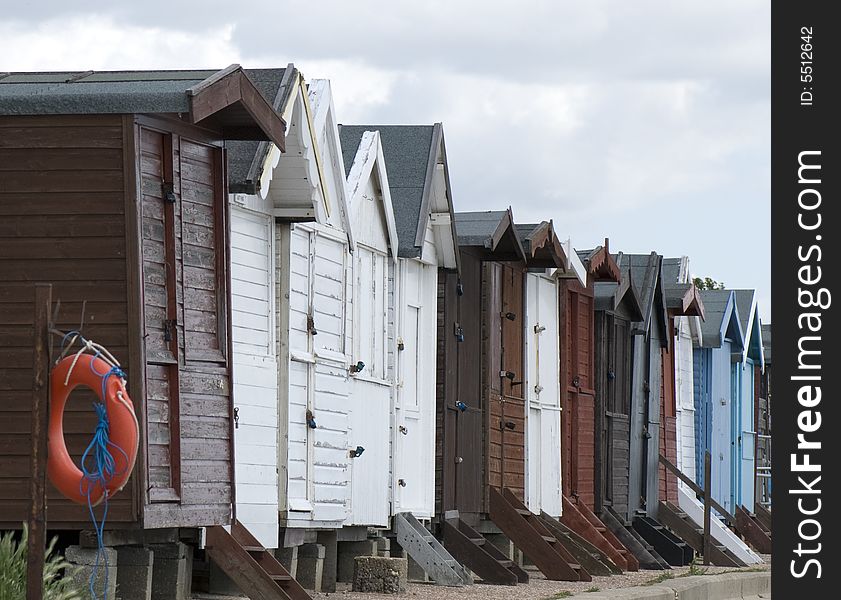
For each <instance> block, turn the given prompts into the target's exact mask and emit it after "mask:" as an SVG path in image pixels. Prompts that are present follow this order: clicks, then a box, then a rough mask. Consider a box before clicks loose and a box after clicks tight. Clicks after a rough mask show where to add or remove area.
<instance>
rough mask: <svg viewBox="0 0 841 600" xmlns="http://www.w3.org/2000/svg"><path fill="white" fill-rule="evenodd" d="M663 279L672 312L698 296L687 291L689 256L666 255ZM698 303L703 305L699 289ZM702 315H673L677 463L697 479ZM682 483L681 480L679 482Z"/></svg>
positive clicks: (687, 473) (687, 304)
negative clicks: (696, 355) (697, 355)
mask: <svg viewBox="0 0 841 600" xmlns="http://www.w3.org/2000/svg"><path fill="white" fill-rule="evenodd" d="M663 279H664V281H665V285H666V293H667V304H668V307H669V312H670V314H671V313H672V312H673V311H674V310H675V309H678V308H680V309H683V307H684V306H687V307H688V306H690V305H691V304H692V302H693V301H695V300H693V298H694V296H692V295H688V294H687V288H686V286H687V285H688V284H689V283H690V282H691V281H692V277H691V274H690V272H689V258H688V257H685V256H684V257H680V258H664V259H663ZM694 294H695V295H697V304H699V305H702V302H701V300H700V294H699V292H695V293H694ZM702 321H703V319H702V318H701V316H699V315H685V316H677V315H673V323H674V337H673V339H674V352H673V361H674V372H675V386H674V394H675V412H676V416H677V428H676V437H677V456H676V458H677V462H676V463H675V465H676V466H677V467H678V468H679V469H680V470H681V472H683V473H684V474H685V475H686V476H687V477H689V478H690V479H691V480H693V481H695V464H696V461H695V399H694V394H693V385H694V372H693V359H692V356H693V346H694V345H699V344H700V340H701V322H702ZM678 485H680V483H679V484H678Z"/></svg>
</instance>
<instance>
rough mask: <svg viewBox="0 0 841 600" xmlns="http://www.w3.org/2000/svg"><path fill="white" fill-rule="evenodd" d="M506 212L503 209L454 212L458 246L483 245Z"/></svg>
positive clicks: (494, 231)
mask: <svg viewBox="0 0 841 600" xmlns="http://www.w3.org/2000/svg"><path fill="white" fill-rule="evenodd" d="M506 214H508V213H507V211H504V210H488V211H479V212H458V213H456V233H457V234H458V244H459V246H483V247H484V246H485V244H486V242H487V241H488V240H490V239H491V238H492V237H493V235H494V233H496V230H497V228H498V227H499V223H500V221H502V219H504V218H505V215H506Z"/></svg>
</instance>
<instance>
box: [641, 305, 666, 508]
mask: <svg viewBox="0 0 841 600" xmlns="http://www.w3.org/2000/svg"><path fill="white" fill-rule="evenodd" d="M660 339H661V334H660V328H659V325H658V322H657V319H656V317H653V318H652V324H651V336H650V338H649V342H648V356H649V358H648V369H649V370H648V373H649V375H648V385H649V389H648V393H647V399H648V401H647V402H646V407H645V410H646V413H645V417H646V435H645V436H644V438H643V448H644V452H643V478H642V482H643V487H642V489H641V490H640V496H641V497H642V498H644V500H645V510H646V512H647V513H648V514H649V515H650V516H654V515H656V514H657V513H656V511H657V506H658V503H659V502H660V485H659V484H660V479H659V477H660V474H659V470H660V413H661V406H662V400H663V396H662V394H663V355H662V354H663V349H662V347H661V346H660Z"/></svg>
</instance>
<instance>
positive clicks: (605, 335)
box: [596, 313, 631, 514]
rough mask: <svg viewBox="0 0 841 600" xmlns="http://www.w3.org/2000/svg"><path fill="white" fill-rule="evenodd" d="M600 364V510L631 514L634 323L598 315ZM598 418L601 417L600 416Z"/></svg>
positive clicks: (597, 333)
mask: <svg viewBox="0 0 841 600" xmlns="http://www.w3.org/2000/svg"><path fill="white" fill-rule="evenodd" d="M596 315H597V316H596V339H597V351H596V365H597V368H598V372H599V373H600V377H599V379H598V382H601V385H600V389H599V390H597V393H598V396H597V397H598V398H600V406H599V407H598V411H599V412H600V413H601V422H600V428H599V442H598V450H599V455H598V463H599V465H600V468H599V469H598V470H597V475H598V479H599V482H598V489H600V490H601V497H600V499H599V502H598V504H597V507H601V506H610V507H612V508H613V509H614V510H615V511H616V512H617V513H619V514H627V512H628V471H629V462H628V460H629V456H630V447H629V437H630V405H631V355H630V352H631V337H630V323H629V322H628V321H627V320H626V319H623V318H621V317H618V316H615V315H613V314H609V313H596ZM597 416H598V415H597Z"/></svg>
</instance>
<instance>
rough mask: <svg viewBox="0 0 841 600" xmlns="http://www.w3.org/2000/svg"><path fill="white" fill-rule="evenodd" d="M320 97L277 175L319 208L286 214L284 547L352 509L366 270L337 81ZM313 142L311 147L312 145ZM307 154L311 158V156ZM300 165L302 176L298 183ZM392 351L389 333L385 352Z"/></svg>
mask: <svg viewBox="0 0 841 600" xmlns="http://www.w3.org/2000/svg"><path fill="white" fill-rule="evenodd" d="M310 100H311V104H310V103H303V102H302V104H301V107H302V109H303V110H311V111H312V114H311V115H306V114H305V116H306V119H307V120H306V121H305V122H309V121H311V122H312V124H313V130H312V131H311V132H307V131H303V132H301V133H299V135H301V137H302V142H301V145H302V150H301V151H300V152H299V153H298V155H297V156H293V157H292V159H293V160H292V161H291V162H292V164H290V165H287V166H286V167H285V168H286V169H287V171H288V172H280V173H278V174H277V175H276V176H279V182H278V183H279V184H280V186H279V187H280V188H281V189H280V190H278V194H280V195H281V196H285V195H286V194H287V193H290V194H291V195H292V196H293V197H297V198H299V202H300V203H301V204H302V205H306V206H308V207H309V208H308V210H310V211H312V212H314V213H315V220H314V221H311V222H295V220H293V219H276V232H275V236H276V239H275V247H276V268H275V271H276V284H275V285H276V306H277V329H278V337H279V340H280V343H279V346H278V363H279V379H278V381H279V395H278V399H279V402H278V408H279V429H278V440H279V443H278V469H279V510H280V518H281V527H282V528H283V534H284V538H283V540H282V545H283V546H284V547H290V546H297V545H300V544H301V543H302V542H303V539H304V537H305V535H304V530H321V531H325V530H326V531H328V532H329V531H330V530H333V531H335V530H337V529H340V528H341V527H342V526H343V524H344V523H345V521H346V520H347V519H348V517H349V514H350V502H351V491H350V477H351V462H350V461H351V460H352V459H351V456H350V453H349V448H351V444H352V441H351V439H350V437H349V436H350V433H349V432H350V425H351V423H350V421H351V408H352V404H351V403H352V400H351V393H352V389H353V385H354V381H353V375H354V374H355V372H354V369H353V368H352V367H354V366H355V365H356V364H357V362H358V361H360V360H362V359H359V358H356V357H355V354H356V353H358V352H360V351H361V350H360V348H358V347H357V342H356V340H355V338H354V334H355V333H356V332H355V330H354V326H355V325H354V316H355V315H354V309H355V306H354V300H355V298H354V285H355V283H356V282H355V281H354V277H355V275H356V274H357V273H358V272H357V270H356V268H355V265H354V262H353V260H352V257H353V254H352V250H353V249H354V246H353V237H352V235H351V222H350V215H349V212H348V206H347V195H346V185H345V178H344V171H343V168H342V156H341V146H340V143H339V135H338V128H337V122H336V119H335V113H334V109H333V106H332V98H331V95H330V87H329V84H328V83H327V82H324V81H322V82H318V83H316V84H314V85H313V86H311V88H310ZM306 148H309V150H310V151H309V152H303V149H306ZM301 155H303V156H307V155H309V156H310V157H311V160H310V161H308V162H306V163H302V161H301V160H300V156H301ZM284 160H285V157H282V156H281V157H278V163H277V166H278V168H283V164H284ZM293 173H294V175H297V176H298V178H299V179H300V180H299V181H298V182H297V183H296V182H295V180H294V179H293ZM273 177H274V176H273ZM270 189H271V188H270ZM293 190H297V195H296V194H295V193H294V192H293ZM307 203H308V204H307ZM379 266H380V270H379V272H378V273H379V283H380V296H379V298H377V297H373V298H371V304H372V306H373V305H375V304H377V300H379V302H380V303H381V304H382V305H383V306H385V298H384V295H383V293H382V288H383V286H384V285H385V283H384V282H385V269H384V265H383V264H382V262H380V264H379ZM372 269H373V267H372ZM371 273H372V277H373V276H374V274H373V271H371ZM381 331H382V330H381ZM371 337H373V336H371ZM369 339H370V338H369ZM384 352H385V343H384V341H382V343H381V344H380V346H379V353H380V355H381V357H384ZM365 358H366V359H367V360H368V366H369V372H374V373H377V374H378V375H380V376H382V375H383V369H384V364H385V359H384V358H383V360H382V361H381V365H380V366H379V367H378V366H377V365H378V364H379V363H377V361H375V360H373V357H369V356H368V355H367V354H366V355H365ZM363 362H364V361H363ZM358 370H361V369H358ZM372 454H375V453H374V452H372ZM329 537H330V535H329V534H328V535H327V538H329ZM325 543H326V544H327V545H331V544H330V542H329V541H327V542H325Z"/></svg>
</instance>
